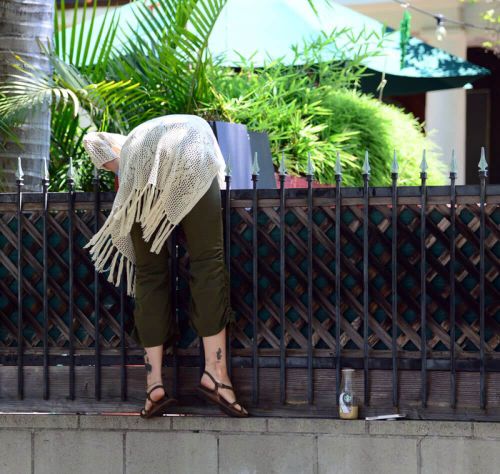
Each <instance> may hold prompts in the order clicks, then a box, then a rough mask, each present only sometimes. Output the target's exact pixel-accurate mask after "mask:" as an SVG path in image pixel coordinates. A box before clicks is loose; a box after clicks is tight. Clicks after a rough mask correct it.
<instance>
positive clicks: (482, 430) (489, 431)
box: [473, 422, 500, 438]
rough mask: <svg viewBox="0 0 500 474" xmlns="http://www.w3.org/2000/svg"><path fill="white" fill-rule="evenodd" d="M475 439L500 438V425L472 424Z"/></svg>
mask: <svg viewBox="0 0 500 474" xmlns="http://www.w3.org/2000/svg"><path fill="white" fill-rule="evenodd" d="M473 425H474V437H475V438H500V423H499V422H496V423H489V422H474V423H473Z"/></svg>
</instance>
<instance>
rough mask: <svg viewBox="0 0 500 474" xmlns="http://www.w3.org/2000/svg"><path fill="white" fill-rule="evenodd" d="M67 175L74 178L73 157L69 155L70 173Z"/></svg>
mask: <svg viewBox="0 0 500 474" xmlns="http://www.w3.org/2000/svg"><path fill="white" fill-rule="evenodd" d="M67 176H68V178H69V179H73V176H74V169H73V157H72V156H70V157H69V167H68V173H67Z"/></svg>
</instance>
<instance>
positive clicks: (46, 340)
mask: <svg viewBox="0 0 500 474" xmlns="http://www.w3.org/2000/svg"><path fill="white" fill-rule="evenodd" d="M48 174H49V173H48V170H47V159H46V158H44V159H43V173H42V199H43V217H42V223H43V230H42V233H43V240H42V245H43V277H42V279H43V286H42V288H43V290H42V291H43V399H44V400H48V398H49V335H48V331H49V300H48V294H47V290H48V286H47V278H48V265H49V262H48V258H47V257H48V247H47V244H48V242H47V223H48V217H49V216H48V214H49V212H48V208H49V203H48V197H49V196H48V187H49V179H48Z"/></svg>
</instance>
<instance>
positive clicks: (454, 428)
mask: <svg viewBox="0 0 500 474" xmlns="http://www.w3.org/2000/svg"><path fill="white" fill-rule="evenodd" d="M368 432H369V433H370V434H377V435H397V436H412V435H413V436H429V435H437V436H462V437H467V436H472V423H470V422H464V421H421V420H378V421H375V420H373V421H368Z"/></svg>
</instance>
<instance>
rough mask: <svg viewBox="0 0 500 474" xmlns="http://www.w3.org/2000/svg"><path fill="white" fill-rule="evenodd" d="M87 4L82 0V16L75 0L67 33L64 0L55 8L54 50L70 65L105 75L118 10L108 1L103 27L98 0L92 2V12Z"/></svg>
mask: <svg viewBox="0 0 500 474" xmlns="http://www.w3.org/2000/svg"><path fill="white" fill-rule="evenodd" d="M87 3H88V2H86V1H85V0H82V4H83V5H82V6H83V9H82V16H81V18H80V17H79V13H78V12H79V10H80V8H79V7H80V2H79V0H76V1H75V5H74V14H73V20H72V26H71V31H70V33H69V34H68V32H67V31H66V9H65V3H64V0H61V9H60V11H58V10H57V8H56V9H55V14H54V32H55V34H54V51H55V53H56V55H57V56H59V58H61V59H62V60H63V61H65V62H67V63H68V64H71V65H72V66H75V67H77V68H78V69H80V70H88V71H89V72H92V73H93V74H94V75H95V74H99V76H100V77H99V78H102V77H103V76H104V71H105V70H106V65H107V63H108V61H109V59H110V58H111V56H112V53H113V42H114V40H115V36H116V32H117V29H118V23H119V15H117V11H116V10H115V11H112V10H111V8H110V0H108V4H107V6H106V10H105V13H104V18H103V20H102V22H101V23H100V26H99V27H96V22H95V20H96V15H97V0H93V2H92V6H91V8H92V10H91V12H90V15H88V11H87V10H88V8H87ZM59 25H60V27H59ZM97 80H99V79H97Z"/></svg>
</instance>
